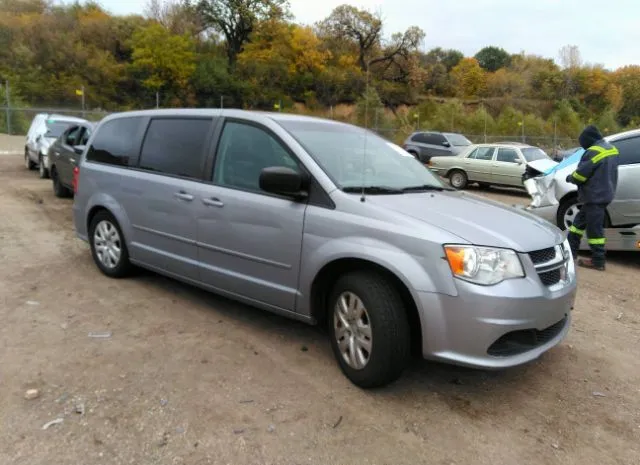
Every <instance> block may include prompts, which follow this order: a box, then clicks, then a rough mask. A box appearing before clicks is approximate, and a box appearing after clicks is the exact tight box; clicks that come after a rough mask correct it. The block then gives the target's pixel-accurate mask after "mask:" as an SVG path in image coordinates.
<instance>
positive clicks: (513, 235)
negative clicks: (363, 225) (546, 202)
mask: <svg viewBox="0 0 640 465" xmlns="http://www.w3.org/2000/svg"><path fill="white" fill-rule="evenodd" d="M367 202H368V203H371V204H373V205H377V206H380V207H384V208H386V209H389V210H393V211H396V212H398V213H400V214H403V215H406V216H409V217H412V218H414V219H417V220H420V221H423V222H425V223H428V224H430V225H433V226H435V227H438V228H440V229H442V230H445V231H447V232H449V233H450V234H453V235H455V236H458V237H459V238H461V239H463V240H465V241H467V242H469V243H471V244H474V245H483V246H490V247H502V248H508V249H513V250H516V251H518V252H530V251H533V250H539V249H544V248H548V247H551V246H553V245H557V244H559V243H561V242H562V241H563V240H564V236H563V234H562V232H561V231H560V230H559V229H558V228H556V227H555V226H554V225H552V224H551V223H549V222H547V221H545V220H543V219H541V218H538V217H536V216H534V215H532V214H530V213H527V212H525V211H522V210H518V209H516V208H513V207H509V206H506V205H504V204H502V203H499V202H494V201H491V200H488V199H484V198H481V197H477V196H475V195H472V194H467V193H464V192H438V193H423V194H422V193H421V194H406V195H402V196H397V195H395V196H393V195H391V196H373V195H372V196H369V197H367Z"/></svg>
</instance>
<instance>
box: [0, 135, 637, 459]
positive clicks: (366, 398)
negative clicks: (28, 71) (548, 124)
mask: <svg viewBox="0 0 640 465" xmlns="http://www.w3.org/2000/svg"><path fill="white" fill-rule="evenodd" d="M1 144H5V145H1ZM20 144H23V141H22V138H20V140H17V139H15V140H14V139H11V140H10V141H8V140H7V138H0V153H2V150H5V151H17V153H18V154H19V153H20V152H21V145H20ZM16 147H17V148H16ZM477 193H478V194H479V195H487V196H489V197H492V198H494V199H498V200H502V201H505V202H507V203H510V204H511V203H526V200H527V198H526V196H525V195H524V194H520V193H518V192H517V191H508V192H507V191H497V190H494V191H487V192H482V191H477ZM0 218H2V219H1V220H0V263H1V264H2V266H1V267H0V296H1V299H0V303H1V308H0V318H1V321H2V324H1V325H0V347H1V349H2V350H0V420H1V421H0V463H2V464H29V465H35V464H79V463H84V464H100V463H104V464H198V465H200V464H227V463H228V464H322V465H328V464H347V463H354V464H412V465H414V464H416V463H428V464H437V465H445V464H446V465H450V464H480V465H482V464H487V465H489V464H490V465H496V464H505V465H506V464H518V465H529V464H531V465H541V464H556V463H557V464H565V465H569V464H575V465H606V464H616V465H621V464H625V465H626V464H628V465H631V464H638V463H640V362H639V357H638V355H639V348H640V344H639V339H640V307H639V306H638V301H639V299H638V297H639V293H640V291H639V290H638V289H639V286H638V276H640V274H639V273H640V255H626V256H625V255H624V254H614V255H613V256H612V257H611V259H610V265H609V268H608V270H607V272H606V273H605V274H600V273H597V272H592V271H589V270H587V271H580V276H579V279H580V283H579V295H578V299H577V304H576V309H575V312H574V313H575V314H574V324H573V328H572V331H571V333H570V336H569V337H568V339H567V340H566V341H565V342H564V343H563V344H561V345H560V346H558V347H557V348H555V349H554V350H552V351H550V352H548V353H547V354H545V355H544V356H543V357H542V358H541V359H540V360H538V361H536V362H534V363H531V364H529V365H527V366H524V367H520V368H516V369H512V370H507V371H502V372H484V371H475V370H466V369H461V368H456V367H450V366H444V365H439V364H434V363H426V362H422V361H415V362H414V363H413V365H412V366H411V367H410V369H409V370H408V371H407V372H406V374H405V376H404V377H403V378H402V379H401V380H400V381H399V382H397V383H395V384H393V385H392V386H390V387H388V388H385V389H381V390H376V391H370V392H365V391H362V390H359V389H357V388H355V387H354V386H352V385H351V384H350V383H349V382H348V381H347V380H346V379H345V378H344V377H343V376H342V374H341V373H340V371H339V369H338V367H337V365H336V363H335V362H334V360H333V356H332V354H331V349H330V347H329V344H328V342H327V341H326V339H325V337H324V335H323V333H322V332H321V331H319V330H318V329H316V328H311V327H307V326H305V325H302V324H299V323H296V322H292V321H289V320H286V319H283V318H280V317H277V316H273V315H269V314H266V313H263V312H260V311H258V310H255V309H252V308H249V307H246V306H242V305H238V304H235V303H232V302H229V301H227V300H224V299H221V298H218V297H216V296H213V295H210V294H207V293H204V292H201V291H198V290H194V289H192V288H190V287H187V286H184V285H181V284H178V283H176V282H173V281H171V280H168V279H165V278H162V277H160V276H157V275H154V274H151V273H142V274H141V275H140V276H137V277H135V278H132V279H128V280H122V281H114V280H109V279H107V278H106V277H103V276H102V275H101V274H100V273H99V272H98V271H97V269H96V267H95V266H94V265H93V263H92V261H91V257H90V255H89V252H88V248H87V246H86V245H84V244H83V243H82V242H80V241H78V240H76V239H75V237H74V233H73V226H72V222H71V201H70V200H60V199H56V198H54V196H53V193H52V189H51V182H50V181H41V180H39V179H37V177H36V174H35V173H34V172H28V171H27V170H26V169H25V168H24V166H23V163H22V158H21V156H20V155H4V156H0ZM89 333H97V335H98V336H100V335H103V336H104V335H108V336H109V337H106V338H96V337H89ZM101 333H102V334H101ZM94 335H95V334H94ZM33 389H35V390H37V392H35V391H30V392H29V393H27V391H28V390H33ZM25 396H27V397H31V398H30V399H26V398H25ZM56 419H61V420H62V422H58V423H54V424H52V425H50V426H49V427H48V428H47V429H46V430H45V429H43V426H44V425H45V424H47V423H48V422H51V421H52V420H56Z"/></svg>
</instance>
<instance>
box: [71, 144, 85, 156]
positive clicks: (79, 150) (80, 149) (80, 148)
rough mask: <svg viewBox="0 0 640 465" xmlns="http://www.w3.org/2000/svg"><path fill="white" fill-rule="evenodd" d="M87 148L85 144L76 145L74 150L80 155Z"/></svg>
mask: <svg viewBox="0 0 640 465" xmlns="http://www.w3.org/2000/svg"><path fill="white" fill-rule="evenodd" d="M85 148H86V146H85V145H76V146H75V147H73V151H74V152H75V153H76V154H78V155H82V154H83V153H84V149H85Z"/></svg>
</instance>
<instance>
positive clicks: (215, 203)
mask: <svg viewBox="0 0 640 465" xmlns="http://www.w3.org/2000/svg"><path fill="white" fill-rule="evenodd" d="M202 203H203V204H205V205H206V206H208V207H218V208H222V207H224V203H223V202H222V201H221V200H220V199H216V198H215V197H211V198H208V199H202Z"/></svg>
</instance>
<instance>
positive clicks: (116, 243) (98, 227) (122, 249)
mask: <svg viewBox="0 0 640 465" xmlns="http://www.w3.org/2000/svg"><path fill="white" fill-rule="evenodd" d="M89 237H90V241H89V242H90V244H91V255H92V256H93V261H94V262H95V263H96V265H97V266H98V268H99V269H100V271H102V273H104V274H105V275H107V276H109V277H110V278H123V277H125V276H127V275H129V273H130V272H131V270H132V268H133V267H132V265H131V262H130V261H129V251H128V250H127V244H126V243H125V240H124V236H123V234H122V230H121V229H120V225H119V224H118V222H117V221H116V219H115V218H114V217H113V215H112V214H111V213H109V212H108V211H106V210H102V211H99V212H98V213H96V215H95V216H94V217H93V219H92V220H91V224H90V226H89Z"/></svg>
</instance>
